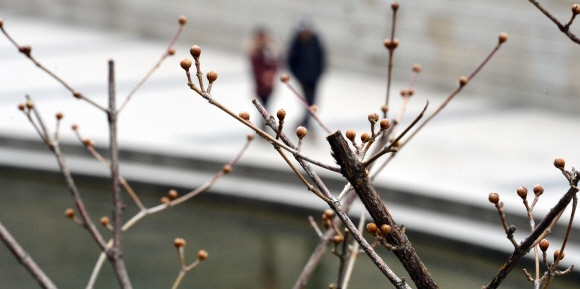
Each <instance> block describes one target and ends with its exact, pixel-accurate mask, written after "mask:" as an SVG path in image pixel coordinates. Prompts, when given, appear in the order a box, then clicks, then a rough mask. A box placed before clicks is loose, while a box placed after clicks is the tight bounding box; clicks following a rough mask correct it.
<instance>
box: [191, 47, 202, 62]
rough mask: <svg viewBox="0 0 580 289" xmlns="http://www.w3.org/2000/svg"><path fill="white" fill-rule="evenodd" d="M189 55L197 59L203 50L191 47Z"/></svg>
mask: <svg viewBox="0 0 580 289" xmlns="http://www.w3.org/2000/svg"><path fill="white" fill-rule="evenodd" d="M189 53H191V56H193V58H194V59H197V58H199V56H200V55H201V48H200V47H199V46H197V45H194V46H192V47H191V49H189Z"/></svg>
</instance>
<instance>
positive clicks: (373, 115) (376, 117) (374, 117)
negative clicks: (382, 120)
mask: <svg viewBox="0 0 580 289" xmlns="http://www.w3.org/2000/svg"><path fill="white" fill-rule="evenodd" d="M368 119H369V121H370V122H372V123H376V122H377V121H379V115H378V114H376V113H371V114H369V116H368Z"/></svg>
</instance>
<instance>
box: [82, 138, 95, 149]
mask: <svg viewBox="0 0 580 289" xmlns="http://www.w3.org/2000/svg"><path fill="white" fill-rule="evenodd" d="M83 144H84V145H85V146H87V147H94V146H95V142H93V140H92V139H90V138H85V139H83Z"/></svg>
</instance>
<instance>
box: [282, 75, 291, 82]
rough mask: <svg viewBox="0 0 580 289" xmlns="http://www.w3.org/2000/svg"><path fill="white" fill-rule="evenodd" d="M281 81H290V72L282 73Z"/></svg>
mask: <svg viewBox="0 0 580 289" xmlns="http://www.w3.org/2000/svg"><path fill="white" fill-rule="evenodd" d="M280 81H282V82H288V81H290V76H288V74H282V76H280Z"/></svg>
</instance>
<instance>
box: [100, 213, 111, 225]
mask: <svg viewBox="0 0 580 289" xmlns="http://www.w3.org/2000/svg"><path fill="white" fill-rule="evenodd" d="M110 223H111V220H109V217H107V216H105V217H102V218H101V225H103V226H105V227H106V226H107V225H108V224H110Z"/></svg>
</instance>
